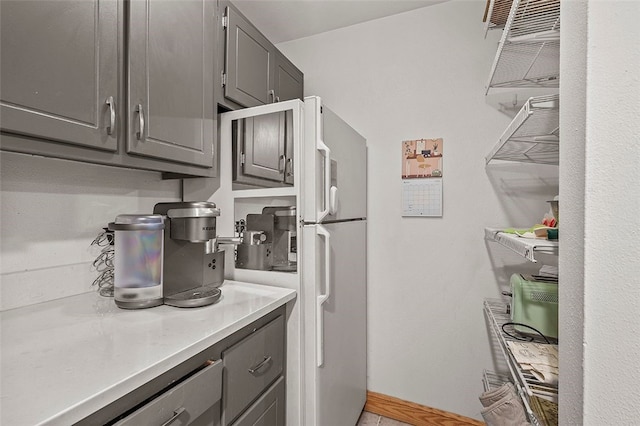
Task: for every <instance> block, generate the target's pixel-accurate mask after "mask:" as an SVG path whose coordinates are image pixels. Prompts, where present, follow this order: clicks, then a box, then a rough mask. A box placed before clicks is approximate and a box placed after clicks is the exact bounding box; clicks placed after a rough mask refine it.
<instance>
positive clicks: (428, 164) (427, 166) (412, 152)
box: [402, 138, 444, 179]
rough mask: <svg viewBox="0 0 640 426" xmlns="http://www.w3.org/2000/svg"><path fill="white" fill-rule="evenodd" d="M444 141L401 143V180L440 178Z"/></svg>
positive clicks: (425, 140) (439, 139)
mask: <svg viewBox="0 0 640 426" xmlns="http://www.w3.org/2000/svg"><path fill="white" fill-rule="evenodd" d="M443 149H444V140H443V139H442V138H437V139H415V140H408V141H403V142H402V179H422V178H434V177H442V153H443Z"/></svg>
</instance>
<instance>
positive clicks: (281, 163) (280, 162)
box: [278, 154, 287, 173]
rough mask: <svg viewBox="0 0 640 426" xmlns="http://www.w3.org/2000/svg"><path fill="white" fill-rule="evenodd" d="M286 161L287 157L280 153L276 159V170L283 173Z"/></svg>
mask: <svg viewBox="0 0 640 426" xmlns="http://www.w3.org/2000/svg"><path fill="white" fill-rule="evenodd" d="M286 161H287V157H285V156H284V155H283V154H281V155H280V158H279V159H278V172H280V173H284V167H285V163H286Z"/></svg>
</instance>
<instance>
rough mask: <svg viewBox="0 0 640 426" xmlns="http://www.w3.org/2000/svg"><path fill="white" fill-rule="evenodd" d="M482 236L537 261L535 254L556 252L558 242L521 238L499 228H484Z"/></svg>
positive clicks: (552, 253) (534, 261)
mask: <svg viewBox="0 0 640 426" xmlns="http://www.w3.org/2000/svg"><path fill="white" fill-rule="evenodd" d="M484 237H485V238H486V239H487V240H490V241H495V242H497V243H499V244H500V245H502V246H504V247H506V248H508V249H510V250H512V251H514V252H515V253H518V254H519V255H520V256H522V257H524V258H525V259H527V260H529V261H531V262H533V263H537V262H538V261H537V260H536V256H535V255H536V254H537V253H543V254H551V255H557V254H558V247H559V245H558V242H557V241H549V240H543V239H538V238H523V237H519V236H517V235H515V234H508V233H506V232H502V230H500V229H495V228H484Z"/></svg>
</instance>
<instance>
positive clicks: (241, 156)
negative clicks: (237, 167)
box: [240, 152, 245, 164]
mask: <svg viewBox="0 0 640 426" xmlns="http://www.w3.org/2000/svg"><path fill="white" fill-rule="evenodd" d="M244 162H245V156H244V152H243V153H242V154H240V164H244Z"/></svg>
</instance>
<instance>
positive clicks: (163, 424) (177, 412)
mask: <svg viewBox="0 0 640 426" xmlns="http://www.w3.org/2000/svg"><path fill="white" fill-rule="evenodd" d="M184 412H185V408H184V407H180V408H178V409H177V410H175V411H174V412H173V416H171V418H170V419H169V420H167V421H166V422H164V423H162V426H169V425H170V424H171V423H173V422H174V421H175V420H176V419H177V418H178V416H180V414H182V413H184Z"/></svg>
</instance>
